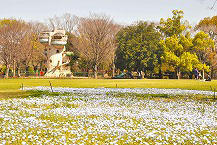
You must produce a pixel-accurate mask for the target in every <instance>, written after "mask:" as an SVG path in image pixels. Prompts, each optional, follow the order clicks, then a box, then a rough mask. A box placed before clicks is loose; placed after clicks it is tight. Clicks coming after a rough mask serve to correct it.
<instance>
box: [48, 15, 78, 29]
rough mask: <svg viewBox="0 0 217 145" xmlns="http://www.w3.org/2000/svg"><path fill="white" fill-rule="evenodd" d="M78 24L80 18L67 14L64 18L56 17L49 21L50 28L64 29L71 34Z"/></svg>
mask: <svg viewBox="0 0 217 145" xmlns="http://www.w3.org/2000/svg"><path fill="white" fill-rule="evenodd" d="M77 23H78V17H77V16H75V15H71V14H69V13H65V14H63V15H62V16H60V17H58V16H54V17H53V18H49V19H48V26H49V28H52V30H54V29H64V30H66V31H67V32H69V33H72V32H73V30H74V29H75V27H76V25H77Z"/></svg>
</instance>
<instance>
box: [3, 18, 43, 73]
mask: <svg viewBox="0 0 217 145" xmlns="http://www.w3.org/2000/svg"><path fill="white" fill-rule="evenodd" d="M1 22H2V23H3V24H2V25H1V26H0V34H1V35H0V59H1V60H2V61H3V63H4V64H5V66H6V68H7V71H6V77H8V72H9V68H10V66H13V72H14V76H15V70H16V68H17V67H20V65H21V64H24V65H28V64H29V62H30V61H31V60H33V58H35V57H38V55H36V54H37V52H39V51H41V50H38V49H39V48H40V43H39V41H38V34H37V31H39V30H37V29H36V27H33V24H30V23H25V22H24V21H21V20H14V19H7V20H1ZM42 52H43V51H42Z"/></svg>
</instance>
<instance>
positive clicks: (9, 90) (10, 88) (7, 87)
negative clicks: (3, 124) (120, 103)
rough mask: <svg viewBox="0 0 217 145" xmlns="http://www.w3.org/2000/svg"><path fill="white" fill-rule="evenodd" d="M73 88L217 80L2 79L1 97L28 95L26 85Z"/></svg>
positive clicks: (187, 85)
mask: <svg viewBox="0 0 217 145" xmlns="http://www.w3.org/2000/svg"><path fill="white" fill-rule="evenodd" d="M49 81H50V82H51V84H52V86H54V87H72V88H100V87H104V88H116V87H118V88H180V89H192V90H210V86H212V87H213V88H215V87H217V80H213V81H211V82H205V81H198V80H165V79H142V80H137V79H41V78H40V79H33V78H30V79H0V98H2V97H4V98H8V97H16V96H28V95H30V94H31V93H30V92H22V91H20V90H19V89H20V87H21V85H22V84H23V85H24V86H28V87H32V86H49V85H50V83H49Z"/></svg>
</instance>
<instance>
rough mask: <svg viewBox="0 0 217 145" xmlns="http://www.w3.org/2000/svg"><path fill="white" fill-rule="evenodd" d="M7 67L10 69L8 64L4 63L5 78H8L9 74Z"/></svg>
mask: <svg viewBox="0 0 217 145" xmlns="http://www.w3.org/2000/svg"><path fill="white" fill-rule="evenodd" d="M9 69H10V65H6V74H5V78H8V76H9V75H8V74H9Z"/></svg>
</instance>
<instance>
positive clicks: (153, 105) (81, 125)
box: [0, 87, 217, 145]
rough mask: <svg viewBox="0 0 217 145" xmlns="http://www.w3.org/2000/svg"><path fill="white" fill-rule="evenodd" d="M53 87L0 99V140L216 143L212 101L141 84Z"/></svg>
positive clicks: (216, 121)
mask: <svg viewBox="0 0 217 145" xmlns="http://www.w3.org/2000/svg"><path fill="white" fill-rule="evenodd" d="M26 89H39V90H48V89H49V88H43V87H38V88H26ZM53 91H57V92H61V93H63V94H62V95H59V96H49V95H43V96H41V97H28V98H22V99H5V100H1V102H0V126H1V127H0V144H3V145H4V144H16V145H17V144H108V145H110V144H111V145H112V144H217V103H216V102H215V101H207V100H205V101H203V100H196V99H190V98H189V97H185V96H184V97H182V98H177V97H172V99H171V98H167V97H152V95H144V96H143V93H147V94H148V92H147V90H144V89H141V90H140V89H75V88H73V89H70V88H65V89H64V88H54V89H53ZM149 91H150V92H152V93H154V91H155V94H156V93H157V92H158V94H163V93H162V92H165V91H169V92H175V91H174V90H160V89H159V90H158V89H152V90H149ZM64 92H70V93H68V94H67V95H66V94H64ZM180 93H183V92H182V91H180ZM194 93H196V92H194ZM200 93H201V94H204V92H200V91H198V92H197V94H200ZM206 93H209V91H208V92H205V94H206ZM150 94H151V93H150ZM168 94H169V93H168ZM187 94H191V93H190V92H189V91H187ZM187 94H186V92H185V93H184V94H182V95H187ZM170 95H172V93H170ZM176 95H178V94H176Z"/></svg>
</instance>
